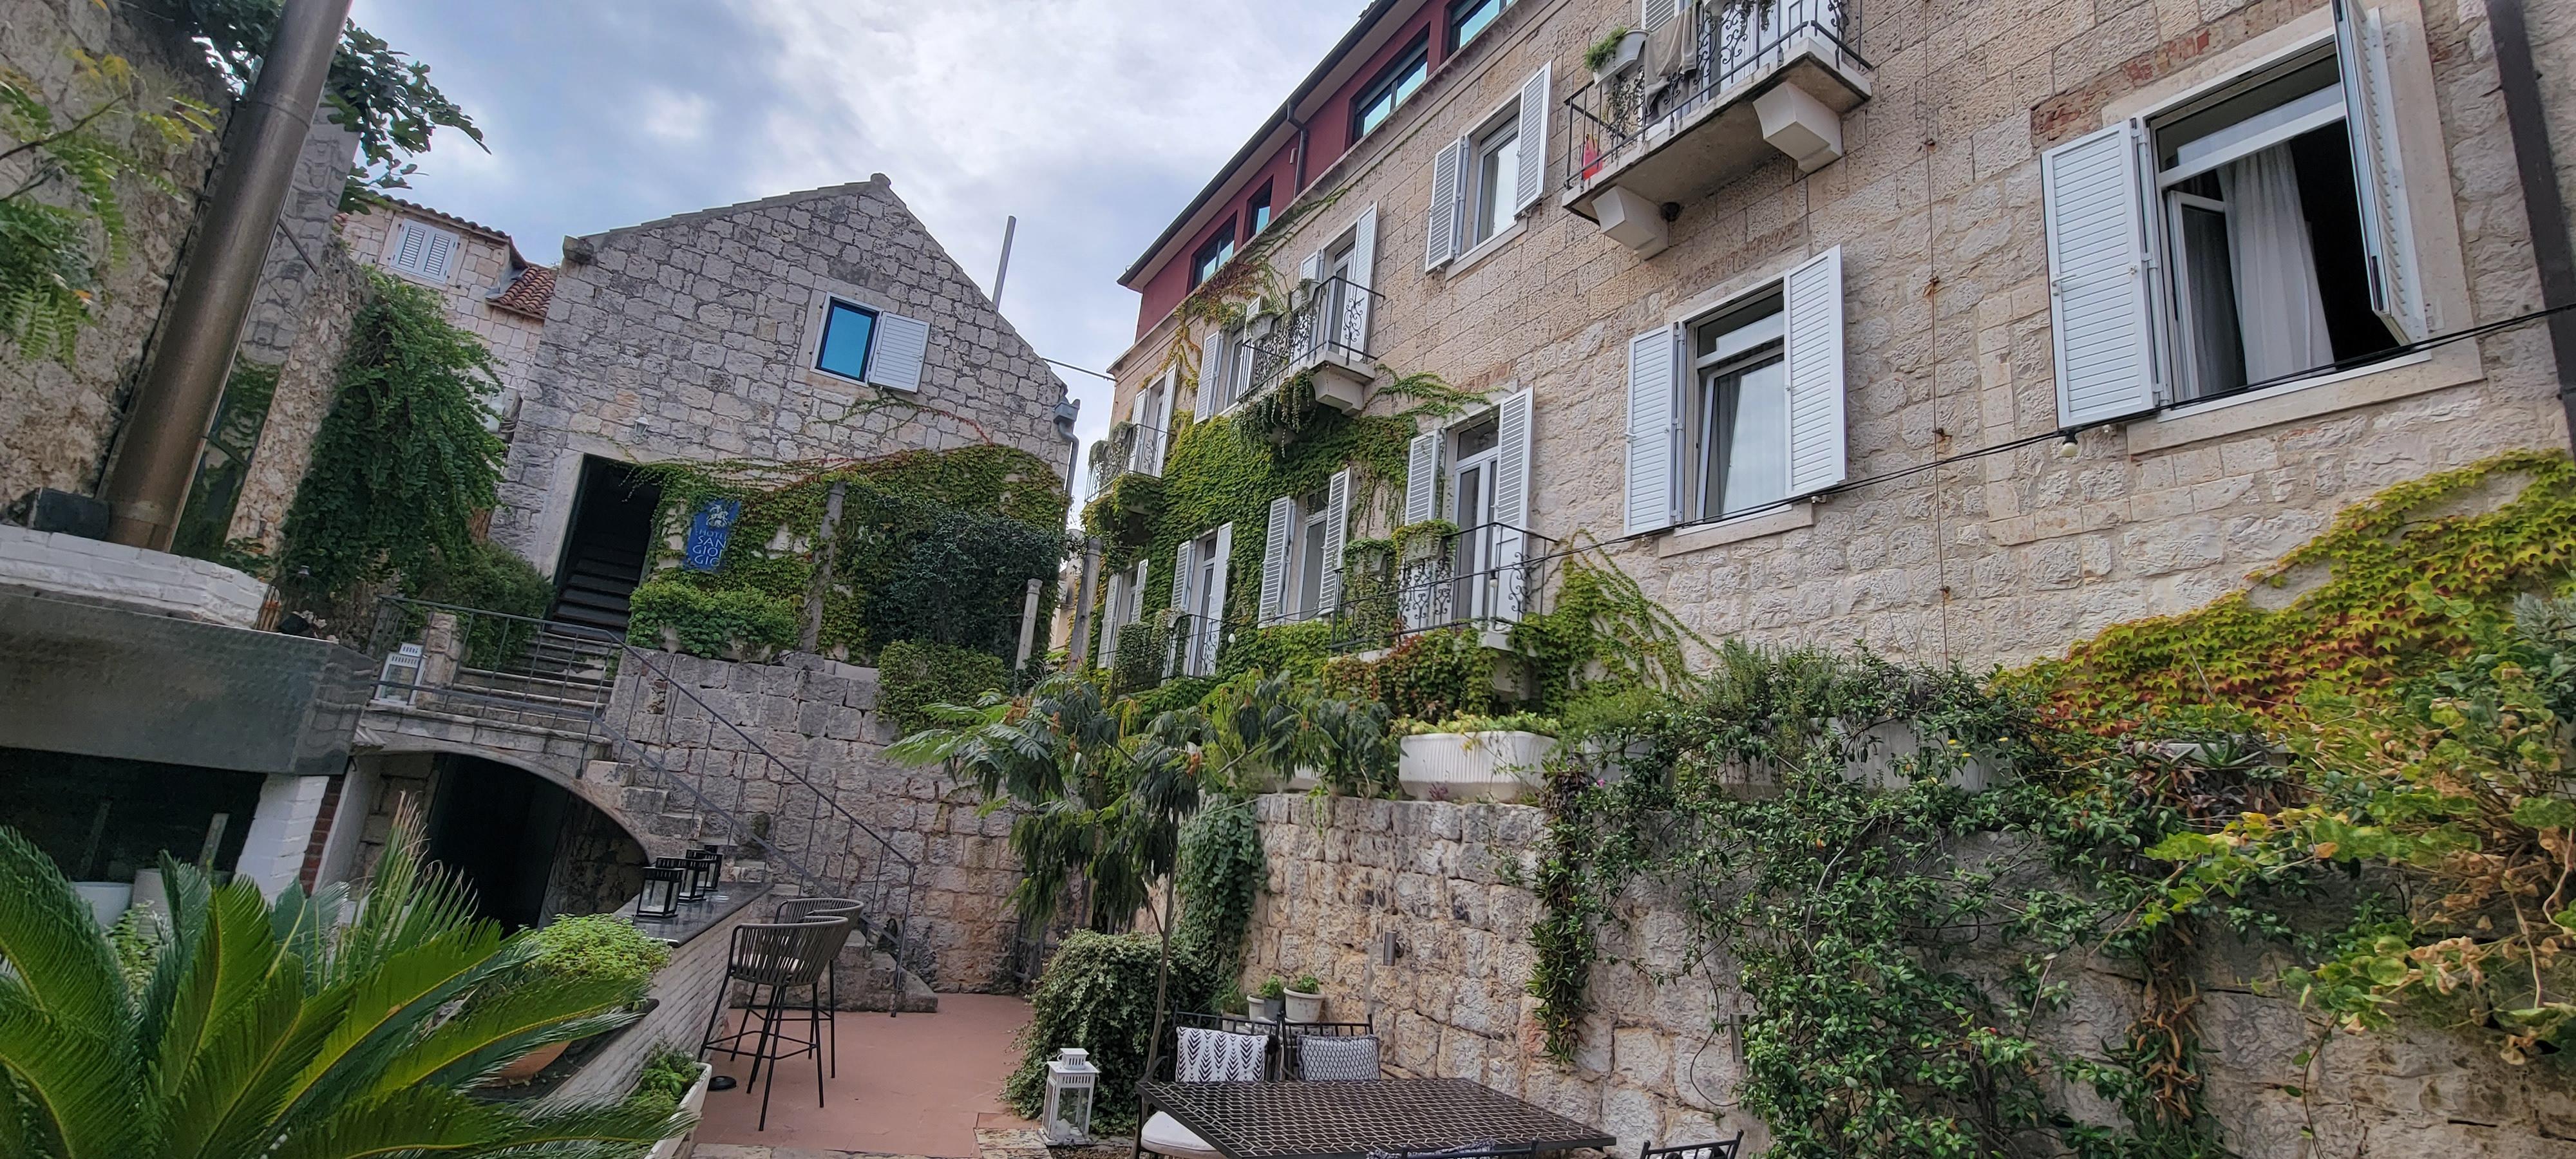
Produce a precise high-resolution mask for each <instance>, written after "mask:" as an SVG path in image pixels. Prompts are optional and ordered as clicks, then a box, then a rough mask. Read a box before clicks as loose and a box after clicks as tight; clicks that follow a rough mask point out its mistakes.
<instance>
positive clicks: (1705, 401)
mask: <svg viewBox="0 0 2576 1159" xmlns="http://www.w3.org/2000/svg"><path fill="white" fill-rule="evenodd" d="M1784 330H1785V327H1784V326H1783V325H1782V324H1781V317H1780V297H1779V295H1778V294H1776V293H1774V294H1765V295H1763V296H1762V297H1761V298H1760V299H1758V300H1756V301H1754V302H1752V303H1749V304H1746V305H1743V306H1739V307H1736V308H1734V309H1731V310H1728V311H1727V312H1725V313H1724V314H1721V315H1720V316H1718V317H1716V318H1712V319H1710V320H1708V321H1706V322H1702V323H1699V324H1698V325H1696V326H1693V327H1692V328H1691V347H1690V351H1691V355H1692V358H1691V370H1692V385H1691V387H1690V389H1689V393H1688V395H1687V397H1686V398H1685V401H1684V413H1683V417H1682V430H1683V433H1684V438H1685V440H1686V442H1685V445H1684V447H1683V451H1682V468H1683V478H1682V518H1683V519H1685V520H1689V521H1693V522H1698V521H1702V520H1716V519H1724V518H1726V517H1727V516H1730V515H1741V514H1743V513H1745V512H1747V511H1752V510H1755V509H1757V508H1761V507H1766V506H1769V505H1771V504H1773V503H1777V502H1779V501H1781V500H1782V499H1786V498H1788V496H1789V447H1788V442H1789V439H1788V434H1789V380H1788V374H1787V373H1786V368H1785V367H1784V366H1783V364H1782V355H1781V338H1782V335H1783V332H1784Z"/></svg>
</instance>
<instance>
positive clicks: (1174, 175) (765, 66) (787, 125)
mask: <svg viewBox="0 0 2576 1159" xmlns="http://www.w3.org/2000/svg"><path fill="white" fill-rule="evenodd" d="M1360 7H1361V0H357V4H356V9H355V12H354V14H353V15H354V19H356V21H357V22H358V23H359V24H360V25H362V26H364V27H365V28H367V29H368V30H370V31H372V32H375V33H376V34H378V35H380V36H383V37H384V38H385V39H386V40H388V41H390V42H391V43H392V44H393V46H394V47H395V48H397V49H400V50H402V51H405V52H408V53H410V54H412V55H413V56H415V57H417V58H419V59H420V60H422V61H425V62H427V63H428V64H429V66H430V68H431V70H432V72H431V76H432V79H433V80H434V81H435V82H436V83H437V84H438V86H439V87H440V88H441V89H443V90H444V91H445V92H446V93H447V94H448V96H450V97H451V98H453V99H454V100H456V101H457V103H458V104H460V105H463V106H464V107H465V109H466V111H467V112H468V113H469V114H470V115H472V116H473V118H474V119H475V121H476V123H478V124H479V125H481V126H482V128H483V131H484V136H485V139H486V142H487V144H488V145H489V146H490V149H491V151H490V152H489V153H488V154H487V153H485V152H483V151H481V150H478V149H476V148H474V146H473V143H472V142H470V141H466V140H464V139H462V138H461V137H456V136H454V135H453V134H442V135H441V136H440V137H439V139H438V140H437V141H436V142H435V143H434V144H433V147H432V149H431V151H430V153H429V154H428V155H427V156H424V157H422V158H420V159H419V160H420V167H421V171H420V172H419V173H418V174H416V175H414V176H413V178H412V189H411V192H410V193H409V194H407V195H406V196H408V197H409V198H411V199H412V200H416V201H419V202H422V203H423V204H427V205H431V206H435V207H437V208H439V209H443V210H446V211H448V212H450V213H454V214H456V215H458V216H460V217H465V218H469V219H472V220H475V221H479V222H482V223H484V224H486V225H490V226H493V227H495V228H498V229H501V230H504V231H506V232H508V233H509V234H510V235H511V236H512V237H514V238H517V239H518V242H519V247H520V249H521V251H522V252H524V253H526V254H527V255H528V257H529V259H530V260H532V261H539V262H548V263H551V262H554V261H557V260H559V259H560V257H561V239H562V238H564V237H565V236H568V235H579V234H588V233H596V232H599V231H600V230H604V229H610V228H614V227H616V226H621V225H630V224H633V223H635V222H639V221H648V220H651V219H653V218H657V217H663V216H667V215H669V214H673V213H680V212H685V211H687V210H692V209H699V208H704V207H707V206H712V205H724V204H729V203H732V202H736V201H747V200H750V199H753V198H757V197H765V196H769V195H771V194H775V193H784V192H788V191H791V190H797V189H808V188H813V187H815V186H821V185H834V184H838V183H841V182H845V181H858V180H864V179H865V178H866V177H867V175H868V174H870V173H874V172H881V173H884V174H886V175H888V176H889V177H891V178H893V180H894V188H895V192H896V193H897V194H900V195H901V196H902V197H903V199H904V201H905V202H906V203H908V204H909V205H911V206H912V209H913V212H914V213H916V214H919V215H920V216H921V218H922V220H923V221H925V222H927V223H928V224H929V226H930V229H931V232H932V233H934V234H936V235H938V237H939V240H940V242H941V243H942V244H943V245H945V246H946V247H947V248H948V252H949V253H950V254H952V255H954V256H955V257H956V259H957V261H958V262H959V263H960V264H961V265H963V266H964V267H965V269H966V271H967V272H968V273H969V274H970V275H971V276H973V277H974V278H975V279H976V281H977V282H978V284H980V285H983V286H984V287H985V289H986V290H988V291H989V290H990V289H991V288H992V275H993V265H994V259H995V258H996V257H997V256H998V255H999V253H1000V250H1001V244H1002V220H1003V218H1004V216H1005V215H1008V214H1017V215H1019V219H1020V225H1019V237H1018V241H1017V242H1016V243H1015V244H1014V246H1013V248H1012V253H1011V272H1010V279H1009V282H1008V284H1007V285H1006V286H1005V288H1004V291H1003V300H1002V305H1003V313H1005V314H1007V315H1008V316H1009V317H1010V319H1011V322H1012V324H1013V325H1015V326H1017V327H1019V329H1020V332H1021V333H1022V334H1024V335H1027V336H1028V339H1029V341H1030V342H1031V343H1033V344H1035V345H1036V346H1037V348H1038V352H1039V353H1040V354H1043V355H1046V356H1047V357H1050V358H1055V359H1060V360H1063V361H1065V362H1070V363H1073V364H1074V365H1076V366H1083V367H1088V368H1090V369H1093V370H1103V369H1106V368H1107V365H1108V362H1109V360H1110V359H1111V358H1113V357H1116V356H1117V355H1118V353H1119V352H1120V351H1123V350H1125V349H1126V348H1127V345H1128V343H1129V341H1130V340H1131V339H1132V338H1133V337H1134V335H1135V326H1136V296H1135V295H1134V294H1132V293H1130V292H1128V291H1127V290H1125V289H1123V288H1121V287H1120V286H1119V285H1118V284H1117V277H1118V275H1119V273H1120V272H1121V271H1123V270H1125V269H1126V268H1127V263H1128V262H1130V261H1132V260H1134V259H1135V257H1136V255H1137V254H1138V253H1140V252H1142V251H1143V249H1144V247H1145V245H1146V244H1147V243H1149V242H1151V241H1152V240H1153V239H1154V237H1155V236H1156V235H1157V234H1158V233H1160V232H1161V230H1162V227H1163V226H1164V224H1165V223H1167V222H1168V221H1169V220H1170V219H1171V217H1172V215H1173V214H1174V213H1177V212H1178V211H1179V210H1180V208H1181V207H1182V205H1184V204H1185V203H1186V202H1187V200H1188V198H1189V196H1190V195H1191V194H1192V193H1195V192H1197V190H1198V188H1199V187H1200V185H1202V184H1204V183H1205V182H1206V180H1207V179H1208V178H1209V177H1210V176H1211V175H1212V174H1213V173H1214V172H1215V169H1216V167H1217V165H1219V164H1220V163H1222V162H1223V161H1224V160H1225V159H1226V158H1227V157H1228V156H1231V155H1232V154H1233V152H1234V150H1235V148H1236V147H1238V146H1239V145H1241V144H1242V142H1243V139H1244V137H1245V136H1246V135H1248V134H1249V133H1250V132H1251V131H1252V129H1253V128H1254V126H1256V125H1258V124H1259V123H1260V121H1261V119H1262V118H1263V117H1265V116H1267V115H1268V114H1269V113H1270V112H1271V111H1272V110H1273V109H1276V108H1277V107H1278V105H1279V102H1280V101H1281V100H1282V99H1284V98H1285V97H1286V96H1287V93H1288V89H1289V86H1291V85H1293V84H1295V83H1296V82H1297V80H1298V79H1299V78H1301V77H1303V76H1304V75H1305V73H1306V71H1307V69H1309V68H1310V67H1312V65H1313V64H1314V62H1315V60H1316V59H1317V58H1318V57H1320V56H1321V55H1322V54H1323V52H1324V50H1325V49H1326V48H1329V47H1330V46H1331V44H1332V42H1333V41H1334V40H1335V39H1336V38H1338V37H1339V36H1340V35H1341V34H1342V32H1343V31H1344V30H1345V29H1346V28H1347V27H1348V26H1349V24H1350V21H1351V20H1352V19H1353V18H1355V17H1356V16H1357V15H1358V12H1359V9H1360ZM1060 373H1062V375H1063V377H1064V379H1065V380H1066V382H1067V383H1069V384H1070V385H1071V386H1072V387H1073V390H1074V394H1075V397H1077V398H1080V399H1082V400H1083V408H1082V428H1081V433H1082V435H1083V437H1084V438H1085V439H1086V440H1088V439H1092V438H1097V437H1098V436H1099V435H1100V433H1101V432H1102V431H1103V430H1104V429H1105V428H1106V427H1107V425H1108V419H1109V415H1108V410H1109V386H1108V384H1107V383H1105V382H1102V381H1101V380H1099V379H1096V378H1091V377H1088V376H1085V375H1081V374H1075V373H1072V372H1069V371H1067V372H1060Z"/></svg>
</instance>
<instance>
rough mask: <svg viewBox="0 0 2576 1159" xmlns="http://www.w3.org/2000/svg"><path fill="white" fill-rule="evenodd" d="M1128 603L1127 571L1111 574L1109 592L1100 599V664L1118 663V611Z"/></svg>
mask: <svg viewBox="0 0 2576 1159" xmlns="http://www.w3.org/2000/svg"><path fill="white" fill-rule="evenodd" d="M1126 604H1127V573H1126V572H1123V571H1122V572H1113V573H1111V574H1110V576H1109V593H1108V595H1106V596H1105V597H1103V598H1102V599H1101V601H1100V666H1101V667H1103V668H1114V667H1116V666H1117V665H1118V612H1119V610H1120V609H1121V608H1123V607H1125V606H1126Z"/></svg>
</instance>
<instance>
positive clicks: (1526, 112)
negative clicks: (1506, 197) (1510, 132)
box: [1512, 64, 1555, 213]
mask: <svg viewBox="0 0 2576 1159" xmlns="http://www.w3.org/2000/svg"><path fill="white" fill-rule="evenodd" d="M1553 67H1555V66H1554V65H1552V64H1542V65H1540V66H1538V71H1537V72H1534V73H1531V74H1530V78H1529V79H1528V80H1526V81H1523V82H1521V116H1520V139H1521V144H1520V149H1521V171H1520V176H1519V182H1520V183H1519V184H1517V185H1515V186H1513V187H1512V188H1513V189H1515V190H1517V191H1518V192H1519V194H1520V197H1519V200H1517V201H1515V202H1513V204H1512V212H1514V213H1518V212H1520V211H1521V210H1524V209H1528V208H1529V207H1530V206H1531V205H1532V204H1533V203H1535V202H1537V201H1538V197H1539V192H1540V186H1542V185H1544V184H1546V183H1547V103H1548V102H1547V79H1548V70H1549V69H1551V68H1553Z"/></svg>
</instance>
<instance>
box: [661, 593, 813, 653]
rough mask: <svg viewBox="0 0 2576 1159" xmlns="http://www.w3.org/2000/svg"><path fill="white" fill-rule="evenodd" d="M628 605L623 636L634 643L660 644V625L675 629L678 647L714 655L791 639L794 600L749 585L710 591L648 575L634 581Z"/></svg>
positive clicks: (775, 645) (777, 644) (784, 643)
mask: <svg viewBox="0 0 2576 1159" xmlns="http://www.w3.org/2000/svg"><path fill="white" fill-rule="evenodd" d="M627 607H628V610H629V617H630V618H629V619H628V620H627V627H626V639H627V641H628V642H629V643H632V644H635V645H637V646H639V647H645V648H658V647H661V646H662V629H663V628H665V627H668V628H670V629H672V630H673V631H674V632H675V633H677V634H678V635H679V637H680V650H681V651H683V652H686V653H688V654H690V655H692V656H706V657H712V658H718V659H734V658H740V656H741V655H742V654H747V653H753V652H757V651H759V650H760V649H762V648H773V649H774V648H785V647H787V646H788V645H790V644H793V643H795V642H796V611H797V608H796V605H795V604H794V603H792V602H790V601H788V600H784V599H780V598H778V597H776V596H771V595H766V594H763V593H761V592H757V591H753V590H750V589H748V588H731V589H722V590H714V591H710V590H708V589H705V588H701V587H698V586H697V585H695V584H691V583H689V582H687V581H685V580H678V579H659V578H657V579H650V580H646V581H645V582H643V583H642V584H639V585H637V586H636V588H635V593H634V594H633V595H631V596H629V597H627Z"/></svg>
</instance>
